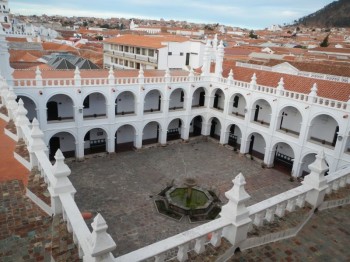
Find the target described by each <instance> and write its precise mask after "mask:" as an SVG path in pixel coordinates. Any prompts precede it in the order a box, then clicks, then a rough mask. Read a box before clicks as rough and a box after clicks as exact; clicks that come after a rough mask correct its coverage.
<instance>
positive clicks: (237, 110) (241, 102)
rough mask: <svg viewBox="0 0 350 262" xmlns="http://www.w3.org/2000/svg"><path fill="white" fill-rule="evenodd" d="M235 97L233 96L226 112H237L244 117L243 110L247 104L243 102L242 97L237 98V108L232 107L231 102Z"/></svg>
mask: <svg viewBox="0 0 350 262" xmlns="http://www.w3.org/2000/svg"><path fill="white" fill-rule="evenodd" d="M235 96H236V95H234V96H233V97H232V99H231V101H230V109H229V110H228V113H229V114H231V113H232V112H234V113H236V112H238V113H239V114H241V115H244V114H245V113H244V109H245V108H246V107H247V102H246V101H245V99H244V97H243V96H242V95H238V96H239V101H238V107H233V101H234V98H235Z"/></svg>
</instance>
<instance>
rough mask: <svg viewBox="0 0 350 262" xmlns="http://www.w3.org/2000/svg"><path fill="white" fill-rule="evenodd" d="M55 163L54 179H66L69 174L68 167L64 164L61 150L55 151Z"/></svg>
mask: <svg viewBox="0 0 350 262" xmlns="http://www.w3.org/2000/svg"><path fill="white" fill-rule="evenodd" d="M55 159H56V162H55V164H54V166H53V174H54V176H55V177H56V178H61V177H68V176H69V175H70V173H71V170H70V169H69V167H68V166H67V165H66V164H65V163H64V159H65V158H64V156H63V154H62V151H61V149H57V151H56V154H55Z"/></svg>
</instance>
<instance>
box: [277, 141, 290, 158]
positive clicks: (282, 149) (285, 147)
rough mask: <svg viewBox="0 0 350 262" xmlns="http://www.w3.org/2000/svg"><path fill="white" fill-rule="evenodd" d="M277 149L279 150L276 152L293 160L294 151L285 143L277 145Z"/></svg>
mask: <svg viewBox="0 0 350 262" xmlns="http://www.w3.org/2000/svg"><path fill="white" fill-rule="evenodd" d="M276 148H277V150H276V151H277V152H279V153H281V154H283V155H286V156H289V157H291V158H294V152H293V149H292V148H291V147H290V146H289V145H287V144H285V143H279V144H277V146H276Z"/></svg>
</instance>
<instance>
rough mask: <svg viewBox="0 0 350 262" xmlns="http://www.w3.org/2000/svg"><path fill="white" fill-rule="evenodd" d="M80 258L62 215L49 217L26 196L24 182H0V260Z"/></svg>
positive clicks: (73, 259)
mask: <svg viewBox="0 0 350 262" xmlns="http://www.w3.org/2000/svg"><path fill="white" fill-rule="evenodd" d="M51 256H53V257H54V258H55V260H56V261H79V258H78V251H77V248H76V246H75V245H74V244H73V240H72V235H71V234H70V233H68V231H67V229H66V224H65V222H64V221H63V219H62V217H61V216H56V217H53V218H52V217H51V216H49V215H47V214H46V213H44V212H43V211H42V210H41V209H40V208H39V207H37V206H36V205H35V204H34V203H33V202H32V201H31V200H30V199H28V198H27V197H26V196H25V189H24V186H23V183H22V182H21V181H18V180H12V181H7V182H3V183H0V261H11V262H12V261H51Z"/></svg>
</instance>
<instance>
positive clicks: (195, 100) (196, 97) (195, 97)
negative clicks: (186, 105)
mask: <svg viewBox="0 0 350 262" xmlns="http://www.w3.org/2000/svg"><path fill="white" fill-rule="evenodd" d="M201 92H205V90H204V88H198V89H196V91H195V92H194V94H193V96H192V105H198V104H199V95H200V93H201ZM205 100H207V97H205Z"/></svg>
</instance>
